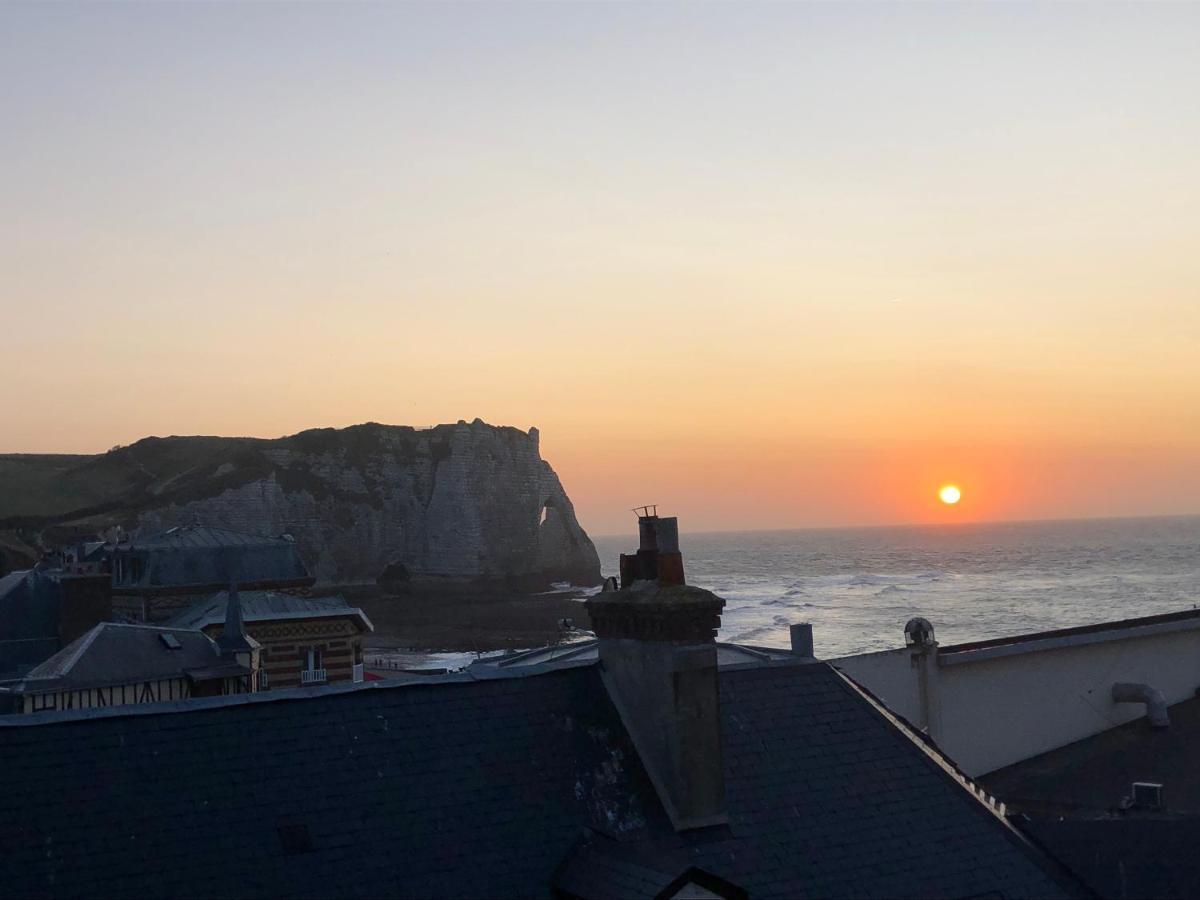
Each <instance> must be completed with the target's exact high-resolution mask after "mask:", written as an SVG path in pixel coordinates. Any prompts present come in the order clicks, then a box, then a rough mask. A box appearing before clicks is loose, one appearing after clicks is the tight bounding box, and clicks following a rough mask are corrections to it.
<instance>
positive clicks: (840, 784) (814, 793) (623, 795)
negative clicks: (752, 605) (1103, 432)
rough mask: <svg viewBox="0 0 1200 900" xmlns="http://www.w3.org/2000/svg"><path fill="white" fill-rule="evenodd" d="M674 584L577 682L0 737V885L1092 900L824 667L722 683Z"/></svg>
mask: <svg viewBox="0 0 1200 900" xmlns="http://www.w3.org/2000/svg"><path fill="white" fill-rule="evenodd" d="M668 530H669V526H668ZM662 533H664V534H665V533H667V532H666V531H664V532H662ZM655 539H656V534H655V530H654V529H651V530H650V531H649V532H648V533H644V534H643V546H642V549H643V550H647V551H650V552H651V553H653V552H655V551H656V547H655V546H654V545H653V540H655ZM648 542H650V543H649V545H647V544H648ZM665 552H668V553H669V552H671V551H670V550H666V551H665ZM645 571H647V570H646V569H639V570H638V572H635V573H631V574H633V575H635V576H636V575H637V574H639V573H644V572H645ZM663 571H664V574H665V575H667V579H666V583H663V582H660V581H659V580H658V579H654V580H649V579H644V578H639V577H632V578H630V579H629V580H627V581H626V582H625V583H624V584H623V586H622V588H621V589H620V590H617V591H608V592H604V593H601V594H598V595H596V596H594V597H592V598H590V599H589V600H588V601H587V602H588V610H589V616H590V618H591V620H592V622H593V624H594V626H595V630H596V634H597V644H596V651H597V655H596V658H592V659H578V658H575V659H572V658H565V659H564V658H560V659H552V660H548V661H540V662H531V663H530V664H527V665H523V666H507V667H493V668H487V667H472V668H471V669H470V670H468V671H466V672H461V673H454V674H448V675H442V676H404V677H400V678H397V679H392V680H386V681H379V682H373V683H370V684H364V685H353V684H351V685H340V686H329V687H326V688H319V689H315V690H313V689H310V690H307V691H304V690H285V691H271V692H267V693H249V694H244V695H241V696H223V697H213V698H209V699H201V700H194V701H191V702H189V703H188V704H173V703H170V702H168V703H165V704H158V705H157V706H144V707H140V708H138V710H137V711H136V714H131V708H130V707H125V708H119V707H118V708H105V709H84V710H79V709H76V710H70V711H58V712H43V713H35V714H33V715H28V716H10V717H6V718H4V719H0V833H3V834H4V835H5V836H6V841H5V853H4V854H3V856H2V857H0V859H2V861H0V877H3V878H4V879H5V882H4V883H5V887H6V889H8V890H10V891H12V892H14V893H15V894H19V895H38V896H67V895H75V894H79V893H89V894H100V895H112V894H121V895H127V896H134V895H136V896H139V897H158V896H172V895H175V896H177V895H181V894H187V895H195V894H204V895H230V896H239V897H254V896H262V897H267V896H270V897H275V896H294V897H325V896H329V895H331V894H336V895H340V896H363V897H368V896H369V897H377V896H396V897H430V896H445V897H483V896H489V897H490V896H553V897H578V898H602V897H604V898H609V897H622V898H624V897H630V898H634V897H647V898H649V897H710V898H711V897H714V896H715V897H726V898H739V897H803V896H810V897H818V896H819V897H864V896H875V897H894V896H898V895H899V896H937V897H966V896H996V897H1034V896H1036V897H1066V896H1086V895H1087V890H1086V889H1085V888H1084V887H1083V886H1082V884H1081V883H1080V882H1079V881H1078V880H1077V879H1076V878H1075V877H1074V876H1073V875H1072V874H1071V873H1070V872H1069V871H1068V870H1066V869H1065V868H1063V867H1062V866H1061V865H1060V864H1059V863H1058V862H1057V861H1056V860H1055V859H1054V858H1052V857H1051V856H1049V855H1048V854H1046V853H1045V852H1044V851H1043V850H1042V849H1041V848H1039V847H1038V846H1037V845H1035V844H1034V843H1033V842H1031V841H1030V840H1029V839H1028V838H1027V837H1026V836H1025V835H1024V833H1023V832H1022V831H1021V830H1020V829H1019V828H1017V827H1016V826H1015V825H1014V823H1012V822H1011V821H1009V820H1008V819H1007V818H1006V817H1005V816H1004V814H1003V809H1002V808H1001V807H1000V805H999V804H997V803H995V802H994V801H993V800H991V798H989V797H988V796H987V795H986V793H985V792H984V791H983V790H982V789H981V788H980V787H979V786H978V785H977V784H975V783H974V782H973V781H972V780H971V779H969V778H967V777H966V776H964V775H963V774H962V773H961V772H959V771H958V770H957V769H956V768H955V767H954V765H953V764H952V763H951V762H950V761H949V760H948V759H947V758H946V757H944V756H943V755H942V754H941V753H940V751H938V750H937V748H936V747H935V746H933V745H932V744H931V743H929V742H928V741H927V740H926V739H925V738H924V737H923V736H922V735H920V734H919V733H918V732H916V731H915V730H914V729H912V728H911V727H909V726H908V725H907V724H906V723H905V722H904V721H903V720H901V719H900V718H899V717H897V716H895V715H894V714H893V713H891V712H890V711H888V710H887V709H886V708H885V707H884V706H883V705H882V704H881V703H879V702H878V701H877V700H876V699H874V698H873V697H872V696H871V694H870V693H868V692H866V691H864V690H863V689H861V688H860V687H858V686H857V685H856V684H854V682H853V681H852V680H850V679H849V678H848V677H847V676H846V675H844V674H842V673H840V672H838V671H837V670H836V669H835V668H834V667H832V666H830V665H828V664H826V663H822V662H819V661H817V660H815V659H814V658H813V657H812V656H811V654H810V653H801V652H795V653H789V652H787V651H775V652H774V653H767V654H762V655H759V654H757V653H747V654H743V655H741V656H740V657H738V659H737V660H736V661H734V660H732V659H731V658H730V655H729V654H728V653H727V654H726V656H727V658H729V660H730V662H729V664H727V665H720V656H721V650H720V648H719V647H718V645H717V643H716V641H715V631H716V628H717V625H718V624H719V621H720V615H721V611H722V608H723V604H724V601H722V600H721V599H720V598H719V597H716V596H715V595H713V594H711V593H709V592H708V591H704V590H702V589H700V588H697V587H693V586H690V585H687V584H684V583H681V582H682V577H681V576H682V568H681V567H679V569H678V574H679V576H680V578H679V580H678V581H675V580H674V574H673V573H675V571H676V568H675V567H674V565H673V564H672V563H671V562H668V564H667V566H665V567H664V570H663ZM797 638H798V644H799V645H800V646H801V648H802V649H803V648H804V644H805V640H804V638H805V633H804V630H803V629H801V630H800V631H799V632H798V633H797ZM250 736H252V739H249V737H250ZM80 758H86V759H87V761H88V764H87V765H86V766H80V765H78V760H79V759H80ZM190 761H195V764H190ZM301 786H303V789H300V788H301ZM248 813H249V814H248ZM231 822H237V823H238V825H237V829H236V831H237V834H236V839H233V840H231V839H230V831H229V828H230V823H231ZM130 847H136V848H137V850H136V852H129V848H130ZM48 848H49V850H48Z"/></svg>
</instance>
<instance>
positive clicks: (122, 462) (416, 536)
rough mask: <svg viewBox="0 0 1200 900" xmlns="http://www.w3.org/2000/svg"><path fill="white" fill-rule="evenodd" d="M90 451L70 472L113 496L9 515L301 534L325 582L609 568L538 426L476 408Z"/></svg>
mask: <svg viewBox="0 0 1200 900" xmlns="http://www.w3.org/2000/svg"><path fill="white" fill-rule="evenodd" d="M83 459H84V461H83V462H82V463H81V464H80V465H79V466H78V467H76V468H75V469H72V470H71V471H70V472H69V473H67V474H66V475H64V476H63V477H64V478H65V479H67V484H66V485H64V488H65V487H66V486H67V485H70V486H71V489H73V490H80V485H81V484H83V485H87V486H89V487H90V486H91V485H93V484H112V485H118V486H119V488H118V492H117V494H116V495H115V496H112V497H108V498H105V499H104V500H103V501H101V502H99V503H95V504H93V505H92V506H90V507H88V508H82V509H75V510H71V511H69V512H65V513H60V514H57V515H53V516H46V517H43V518H41V519H38V518H37V517H30V516H28V515H26V516H24V517H22V518H21V519H20V520H19V521H16V520H13V521H10V522H4V521H0V528H3V527H4V526H5V525H8V526H9V527H13V526H14V524H15V525H17V526H20V528H21V529H22V531H23V533H25V534H28V533H29V529H30V528H31V527H37V529H38V530H39V531H40V532H41V533H42V535H43V536H44V538H45V539H46V540H47V541H51V540H52V539H53V538H54V537H57V538H58V539H60V540H61V539H62V538H63V537H65V536H66V535H67V534H72V535H74V534H81V533H84V532H89V531H90V532H96V531H100V530H102V529H104V528H106V527H113V526H118V525H119V526H121V527H123V528H126V529H130V530H133V529H136V530H139V531H145V530H151V529H160V528H166V527H170V526H172V525H180V524H188V523H198V524H203V525H213V526H218V527H224V528H231V529H234V530H238V531H246V532H252V533H259V534H291V535H292V536H294V537H295V539H296V541H297V542H298V544H299V546H300V549H301V552H302V554H303V556H304V558H305V560H306V562H307V563H308V566H309V568H310V570H311V571H312V572H313V574H314V575H316V577H317V579H318V581H319V582H351V581H374V580H375V579H377V578H379V577H380V576H383V577H385V578H387V579H406V578H413V579H417V580H422V579H424V580H442V581H448V582H453V583H493V584H506V585H509V586H511V587H521V588H534V587H539V586H542V585H546V584H548V583H550V582H553V581H571V582H574V583H576V584H596V583H598V582H599V580H600V564H599V559H598V557H597V555H596V550H595V547H594V546H593V545H592V542H591V540H590V539H589V538H588V536H587V534H586V533H585V532H584V530H583V528H581V527H580V525H579V522H578V521H577V520H576V518H575V511H574V508H573V507H572V505H571V501H570V499H569V498H568V497H567V494H566V492H565V491H564V490H563V487H562V484H561V483H560V482H559V480H558V476H557V475H555V473H554V470H553V469H552V468H550V465H549V463H547V462H546V461H544V460H543V459H542V458H541V454H540V452H539V446H538V432H537V429H536V428H531V429H530V430H529V431H528V432H524V431H520V430H518V429H516V428H507V427H496V426H491V425H487V424H485V423H484V422H482V421H480V420H478V419H476V420H475V421H474V422H472V423H470V424H468V423H466V422H459V423H458V424H457V425H438V426H436V427H433V428H428V429H414V428H408V427H402V426H389V425H377V424H373V423H371V424H366V425H357V426H354V427H351V428H345V429H340V430H337V429H332V428H327V429H316V430H313V431H305V432H301V433H300V434H296V435H292V436H291V437H285V438H279V439H277V440H257V439H250V438H207V437H197V438H189V437H171V438H146V439H145V440H142V441H138V442H137V443H136V444H132V445H130V446H128V447H122V448H117V449H114V450H112V451H110V452H109V453H106V454H103V455H102V456H98V457H86V458H83ZM2 487H3V485H0V488H2ZM0 515H3V511H2V510H0Z"/></svg>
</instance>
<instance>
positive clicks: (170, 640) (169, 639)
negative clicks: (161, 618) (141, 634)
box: [158, 631, 183, 650]
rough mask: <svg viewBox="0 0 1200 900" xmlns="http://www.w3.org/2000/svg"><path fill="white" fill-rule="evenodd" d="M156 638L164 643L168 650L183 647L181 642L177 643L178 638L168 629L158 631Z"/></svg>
mask: <svg viewBox="0 0 1200 900" xmlns="http://www.w3.org/2000/svg"><path fill="white" fill-rule="evenodd" d="M158 639H159V640H160V641H162V642H163V643H164V644H165V645H166V647H167V649H168V650H179V649H180V648H182V647H183V644H181V643H179V638H177V637H175V635H173V634H171V632H169V631H163V632H160V633H159V635H158Z"/></svg>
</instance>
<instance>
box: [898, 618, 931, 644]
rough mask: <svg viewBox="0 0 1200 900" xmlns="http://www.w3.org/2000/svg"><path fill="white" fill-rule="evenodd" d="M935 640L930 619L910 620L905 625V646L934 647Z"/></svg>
mask: <svg viewBox="0 0 1200 900" xmlns="http://www.w3.org/2000/svg"><path fill="white" fill-rule="evenodd" d="M933 644H934V640H933V625H931V624H930V622H929V620H928V619H922V618H921V617H920V616H917V617H915V618H912V619H909V620H908V621H907V622H906V623H905V625H904V646H906V647H932V646H933Z"/></svg>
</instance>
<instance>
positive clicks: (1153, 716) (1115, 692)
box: [1112, 681, 1171, 728]
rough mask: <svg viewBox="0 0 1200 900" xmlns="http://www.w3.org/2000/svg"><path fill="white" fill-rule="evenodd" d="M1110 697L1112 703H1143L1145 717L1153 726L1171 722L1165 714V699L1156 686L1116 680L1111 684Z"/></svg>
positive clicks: (1163, 726)
mask: <svg viewBox="0 0 1200 900" xmlns="http://www.w3.org/2000/svg"><path fill="white" fill-rule="evenodd" d="M1112 698H1113V703H1145V704H1146V718H1147V719H1149V720H1150V724H1151V725H1153V726H1154V727H1155V728H1166V727H1167V726H1168V725H1170V724H1171V718H1170V716H1168V715H1167V699H1166V698H1165V697H1164V696H1163V693H1162V691H1160V690H1159V689H1158V688H1152V687H1150V685H1148V684H1132V683H1130V682H1127V681H1118V682H1117V683H1116V684H1114V685H1113V686H1112Z"/></svg>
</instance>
